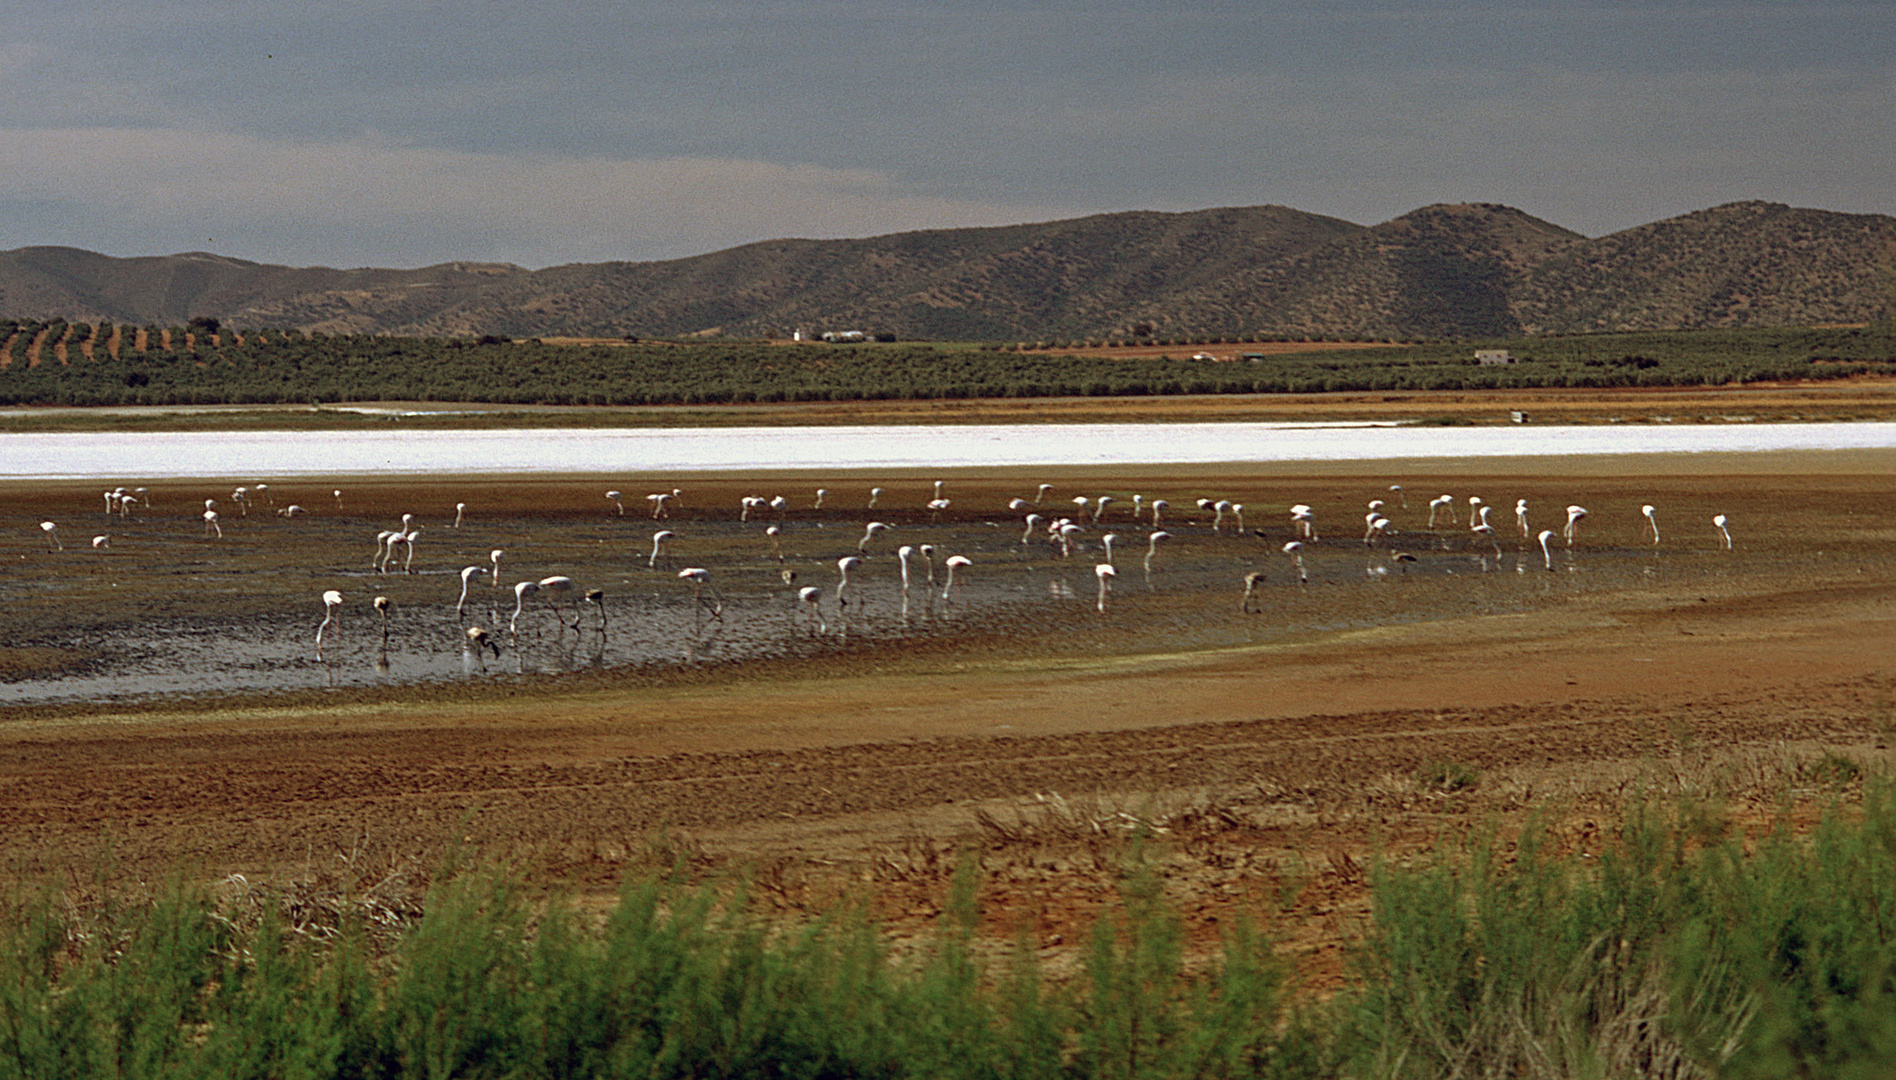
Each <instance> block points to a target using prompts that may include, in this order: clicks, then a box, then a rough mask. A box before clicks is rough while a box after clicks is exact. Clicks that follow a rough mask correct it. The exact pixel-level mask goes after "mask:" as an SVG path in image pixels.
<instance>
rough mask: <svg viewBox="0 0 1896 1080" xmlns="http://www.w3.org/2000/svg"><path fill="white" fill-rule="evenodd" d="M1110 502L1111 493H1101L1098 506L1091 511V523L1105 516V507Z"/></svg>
mask: <svg viewBox="0 0 1896 1080" xmlns="http://www.w3.org/2000/svg"><path fill="white" fill-rule="evenodd" d="M1112 504H1113V497H1112V496H1111V495H1101V496H1100V497H1099V500H1098V506H1097V508H1096V509H1095V510H1094V511H1093V524H1095V525H1098V524H1099V519H1100V518H1103V517H1105V516H1106V508H1107V507H1109V506H1111V505H1112Z"/></svg>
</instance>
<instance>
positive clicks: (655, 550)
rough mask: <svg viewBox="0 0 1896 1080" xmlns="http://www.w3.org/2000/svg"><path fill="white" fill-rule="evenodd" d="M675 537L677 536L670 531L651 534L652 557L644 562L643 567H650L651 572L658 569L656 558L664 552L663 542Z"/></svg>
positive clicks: (664, 530)
mask: <svg viewBox="0 0 1896 1080" xmlns="http://www.w3.org/2000/svg"><path fill="white" fill-rule="evenodd" d="M677 535H678V534H677V533H674V532H672V531H671V530H670V529H660V530H658V531H657V532H655V533H653V534H652V557H651V558H649V559H647V560H645V565H646V566H647V567H650V568H651V569H653V570H656V569H658V557H659V555H660V554H662V553H663V552H664V550H665V542H666V541H667V540H670V539H672V538H673V537H675V536H677Z"/></svg>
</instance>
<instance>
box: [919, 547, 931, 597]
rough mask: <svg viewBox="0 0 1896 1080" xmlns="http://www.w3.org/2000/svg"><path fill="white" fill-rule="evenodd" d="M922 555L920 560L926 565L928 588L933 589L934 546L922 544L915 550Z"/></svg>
mask: <svg viewBox="0 0 1896 1080" xmlns="http://www.w3.org/2000/svg"><path fill="white" fill-rule="evenodd" d="M915 550H916V551H919V552H921V553H922V559H923V561H925V562H926V563H928V587H929V588H931V589H932V588H934V587H935V545H933V544H923V545H922V546H921V547H918V548H916V549H915Z"/></svg>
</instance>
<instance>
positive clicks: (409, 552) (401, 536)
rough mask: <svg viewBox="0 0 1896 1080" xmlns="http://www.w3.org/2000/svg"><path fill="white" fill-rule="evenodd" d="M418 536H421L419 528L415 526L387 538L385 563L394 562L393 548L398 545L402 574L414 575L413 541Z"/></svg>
mask: <svg viewBox="0 0 1896 1080" xmlns="http://www.w3.org/2000/svg"><path fill="white" fill-rule="evenodd" d="M420 536H421V528H420V527H419V526H417V527H415V528H412V529H408V530H405V531H403V532H398V533H396V534H395V535H393V536H391V537H389V538H388V556H387V558H386V562H394V561H395V548H396V547H397V546H398V545H399V546H400V547H401V549H402V573H404V574H412V573H414V572H415V540H416V539H417V538H419V537H420Z"/></svg>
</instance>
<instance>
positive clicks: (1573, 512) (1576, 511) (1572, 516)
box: [1567, 506, 1587, 547]
mask: <svg viewBox="0 0 1896 1080" xmlns="http://www.w3.org/2000/svg"><path fill="white" fill-rule="evenodd" d="M1586 516H1587V508H1586V507H1584V506H1569V507H1567V546H1568V547H1572V546H1573V534H1574V533H1575V532H1577V531H1579V530H1578V528H1577V526H1578V525H1579V524H1580V519H1581V518H1583V517H1586Z"/></svg>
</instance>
